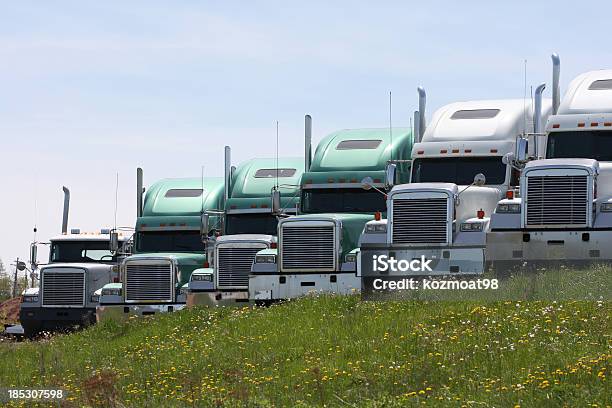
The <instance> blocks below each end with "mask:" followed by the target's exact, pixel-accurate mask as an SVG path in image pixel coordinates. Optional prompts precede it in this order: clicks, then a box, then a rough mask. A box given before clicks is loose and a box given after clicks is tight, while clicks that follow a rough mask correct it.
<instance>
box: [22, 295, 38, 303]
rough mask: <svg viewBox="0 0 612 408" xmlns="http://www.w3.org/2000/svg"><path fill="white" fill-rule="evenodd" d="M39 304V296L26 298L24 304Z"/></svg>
mask: <svg viewBox="0 0 612 408" xmlns="http://www.w3.org/2000/svg"><path fill="white" fill-rule="evenodd" d="M35 302H38V296H24V297H23V303H35Z"/></svg>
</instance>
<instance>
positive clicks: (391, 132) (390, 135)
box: [389, 91, 393, 160]
mask: <svg viewBox="0 0 612 408" xmlns="http://www.w3.org/2000/svg"><path fill="white" fill-rule="evenodd" d="M391 119H392V110H391V91H389V138H390V139H391V160H393V122H392V121H391Z"/></svg>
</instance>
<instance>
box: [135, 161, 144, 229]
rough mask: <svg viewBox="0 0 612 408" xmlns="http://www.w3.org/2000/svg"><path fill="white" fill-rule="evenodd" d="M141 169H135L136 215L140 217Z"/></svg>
mask: <svg viewBox="0 0 612 408" xmlns="http://www.w3.org/2000/svg"><path fill="white" fill-rule="evenodd" d="M142 195H143V188H142V169H141V168H140V167H138V168H137V169H136V217H142Z"/></svg>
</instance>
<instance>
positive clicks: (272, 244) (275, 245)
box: [270, 242, 278, 249]
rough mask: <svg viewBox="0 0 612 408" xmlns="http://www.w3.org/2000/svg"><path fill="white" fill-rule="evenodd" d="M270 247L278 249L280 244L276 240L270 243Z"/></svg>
mask: <svg viewBox="0 0 612 408" xmlns="http://www.w3.org/2000/svg"><path fill="white" fill-rule="evenodd" d="M270 248H272V249H276V248H278V244H277V243H276V242H272V243H271V244H270Z"/></svg>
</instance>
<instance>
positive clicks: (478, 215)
mask: <svg viewBox="0 0 612 408" xmlns="http://www.w3.org/2000/svg"><path fill="white" fill-rule="evenodd" d="M484 216H485V212H484V210H483V209H482V208H481V209H480V210H478V211H476V217H478V219H479V220H482V219H483V218H484Z"/></svg>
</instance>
